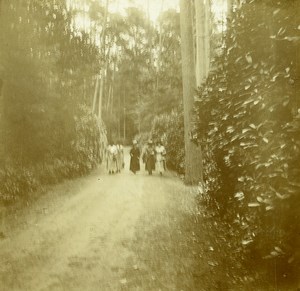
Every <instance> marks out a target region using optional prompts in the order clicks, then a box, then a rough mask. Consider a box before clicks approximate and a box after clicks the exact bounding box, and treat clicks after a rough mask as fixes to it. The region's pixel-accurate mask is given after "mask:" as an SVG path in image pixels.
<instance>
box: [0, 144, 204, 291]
mask: <svg viewBox="0 0 300 291" xmlns="http://www.w3.org/2000/svg"><path fill="white" fill-rule="evenodd" d="M126 151H127V153H126V166H125V167H126V168H125V169H124V171H123V172H122V173H120V174H116V175H108V174H107V173H106V172H105V170H104V169H103V168H101V167H100V168H99V169H97V170H96V171H94V172H93V173H92V174H90V175H89V176H87V177H83V178H79V179H77V180H73V181H66V182H65V183H62V184H61V185H58V186H55V187H53V189H52V190H51V191H48V192H47V193H46V194H44V195H43V196H42V197H41V198H40V199H38V201H36V202H35V203H33V205H30V206H28V207H27V209H26V210H20V211H19V212H18V211H16V213H15V215H14V217H13V218H11V220H13V221H14V222H13V223H12V222H11V227H10V228H9V226H8V225H7V226H6V231H5V237H4V238H2V239H1V240H0V258H1V265H0V289H1V290H5V291H6V290H22V291H25V290H28V291H35V290H43V291H46V290H51V291H53V290H201V289H198V288H197V287H196V286H195V285H194V284H195V282H194V281H195V280H194V277H195V274H194V273H193V272H194V271H193V270H194V259H193V258H194V256H195V253H192V250H191V244H193V235H194V233H193V231H192V229H189V226H186V225H184V223H185V221H186V218H187V217H189V216H190V215H191V213H192V212H193V211H194V210H195V202H194V196H195V194H194V192H193V191H192V190H191V189H190V188H188V187H185V186H184V185H183V183H182V181H181V180H180V179H179V178H177V177H175V176H174V175H173V174H171V173H167V174H166V175H165V176H163V177H160V176H159V175H157V174H155V175H153V176H148V175H147V174H146V173H145V172H144V171H143V170H142V171H141V172H140V173H138V174H137V175H134V174H132V173H131V172H130V171H129V170H128V166H129V156H128V149H127V150H126ZM8 224H9V223H8Z"/></svg>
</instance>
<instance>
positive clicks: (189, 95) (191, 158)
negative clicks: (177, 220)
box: [180, 0, 203, 184]
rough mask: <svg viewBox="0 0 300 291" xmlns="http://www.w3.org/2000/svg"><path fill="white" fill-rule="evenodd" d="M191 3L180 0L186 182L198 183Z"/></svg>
mask: <svg viewBox="0 0 300 291" xmlns="http://www.w3.org/2000/svg"><path fill="white" fill-rule="evenodd" d="M191 5H192V1H190V0H180V29H181V54H182V81H183V108H184V141H185V183H186V184H196V183H199V182H202V180H203V178H202V171H203V170H202V154H201V148H200V147H199V146H197V145H196V144H195V143H193V142H192V141H191V135H192V119H193V106H194V95H195V87H196V76H195V61H194V47H193V27H192V7H191Z"/></svg>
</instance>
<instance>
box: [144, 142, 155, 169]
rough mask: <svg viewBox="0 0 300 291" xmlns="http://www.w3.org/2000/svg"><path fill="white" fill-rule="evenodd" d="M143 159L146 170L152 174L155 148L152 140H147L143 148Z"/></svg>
mask: <svg viewBox="0 0 300 291" xmlns="http://www.w3.org/2000/svg"><path fill="white" fill-rule="evenodd" d="M143 161H144V163H145V168H146V171H148V173H149V175H152V171H154V170H155V148H154V145H153V141H152V140H149V141H148V146H147V148H146V150H145V153H144V156H143Z"/></svg>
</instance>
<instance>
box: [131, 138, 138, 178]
mask: <svg viewBox="0 0 300 291" xmlns="http://www.w3.org/2000/svg"><path fill="white" fill-rule="evenodd" d="M140 155H141V153H140V149H139V147H138V143H137V141H136V140H133V141H132V148H131V150H130V171H131V172H133V173H134V174H136V172H138V171H139V170H140Z"/></svg>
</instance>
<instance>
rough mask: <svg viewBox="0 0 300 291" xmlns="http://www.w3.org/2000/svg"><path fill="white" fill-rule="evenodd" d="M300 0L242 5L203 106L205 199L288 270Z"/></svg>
mask: <svg viewBox="0 0 300 291" xmlns="http://www.w3.org/2000/svg"><path fill="white" fill-rule="evenodd" d="M296 2H297V1H289V4H288V5H287V3H282V2H274V1H266V2H264V3H262V1H258V0H257V1H246V3H245V4H243V5H242V7H241V8H240V9H239V10H238V11H237V12H236V13H235V14H234V16H233V19H232V24H231V26H230V27H229V29H228V31H227V39H226V48H225V49H224V52H223V55H222V56H221V57H219V58H217V59H216V61H215V63H214V67H215V71H214V72H213V73H211V75H210V76H209V78H208V80H207V82H206V84H205V86H204V87H203V88H202V89H201V91H199V94H198V95H199V99H198V101H197V102H196V108H195V110H196V124H197V133H198V138H199V139H201V140H202V142H203V144H204V146H203V148H204V167H205V169H204V175H205V177H204V178H205V181H206V190H207V196H206V197H205V199H206V200H207V201H209V202H210V203H213V204H214V205H215V206H217V208H218V209H219V211H220V214H221V215H222V216H223V217H224V218H226V219H227V220H228V222H230V224H231V225H234V226H235V229H236V230H237V231H236V233H238V234H239V235H238V238H240V240H239V241H238V242H237V244H236V249H237V250H240V251H243V250H248V251H251V254H252V255H253V254H254V253H253V252H254V251H255V253H256V254H258V255H259V257H263V258H265V259H270V260H276V261H277V264H278V263H279V262H281V263H283V264H278V265H277V268H278V270H280V266H282V271H283V270H284V269H285V270H286V268H287V266H290V267H291V268H296V267H297V266H299V262H300V255H299V246H300V236H299V233H300V226H299V224H298V223H297V222H296V221H299V216H300V212H299V210H300V196H299V195H300V168H299V165H300V104H299V96H298V95H299V85H300V84H299V77H298V76H299V75H300V66H299V59H298V58H297V51H299V45H300V39H299V37H297V36H295V31H296V30H297V29H298V30H299V27H298V26H297V25H298V24H297V15H296V12H295V11H296ZM270 4H271V5H270ZM297 92H298V94H297ZM235 239H236V238H235Z"/></svg>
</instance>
